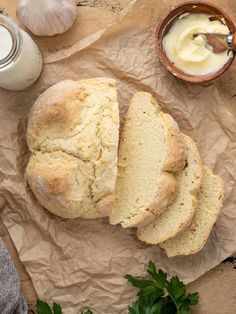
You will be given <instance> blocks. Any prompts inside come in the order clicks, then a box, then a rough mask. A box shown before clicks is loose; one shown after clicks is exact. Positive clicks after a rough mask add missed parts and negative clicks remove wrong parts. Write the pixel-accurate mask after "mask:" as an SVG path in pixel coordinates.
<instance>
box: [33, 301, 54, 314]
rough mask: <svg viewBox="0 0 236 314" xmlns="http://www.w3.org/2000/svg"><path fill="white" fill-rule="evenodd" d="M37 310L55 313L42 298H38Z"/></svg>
mask: <svg viewBox="0 0 236 314" xmlns="http://www.w3.org/2000/svg"><path fill="white" fill-rule="evenodd" d="M36 311H37V313H38V314H53V312H52V310H51V309H50V306H49V305H48V304H47V302H44V301H41V300H37V303H36Z"/></svg>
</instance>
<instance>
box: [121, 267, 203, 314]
mask: <svg viewBox="0 0 236 314" xmlns="http://www.w3.org/2000/svg"><path fill="white" fill-rule="evenodd" d="M147 272H148V274H149V275H150V277H151V278H150V279H148V280H144V279H139V278H136V277H133V276H132V275H126V276H125V278H126V279H127V280H128V281H129V282H131V283H132V285H133V286H134V287H136V288H139V292H138V294H137V295H138V300H137V301H136V302H134V303H133V304H132V306H130V307H129V312H128V313H129V314H190V313H191V312H190V305H195V304H197V303H198V293H192V294H191V293H189V294H187V290H186V286H185V284H184V283H183V282H182V281H180V280H179V278H178V277H177V276H174V277H172V278H171V279H170V280H168V279H167V274H166V273H164V272H163V271H162V270H161V269H159V270H158V271H157V269H156V266H155V264H154V263H153V262H152V261H150V262H149V264H148V269H147Z"/></svg>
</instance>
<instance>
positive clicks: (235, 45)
mask: <svg viewBox="0 0 236 314" xmlns="http://www.w3.org/2000/svg"><path fill="white" fill-rule="evenodd" d="M232 49H233V50H234V51H236V33H235V34H233V38H232Z"/></svg>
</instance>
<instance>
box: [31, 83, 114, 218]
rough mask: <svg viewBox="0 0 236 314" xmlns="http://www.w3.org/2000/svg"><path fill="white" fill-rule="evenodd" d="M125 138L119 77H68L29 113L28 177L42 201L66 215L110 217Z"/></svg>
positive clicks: (43, 204)
mask: <svg viewBox="0 0 236 314" xmlns="http://www.w3.org/2000/svg"><path fill="white" fill-rule="evenodd" d="M118 139H119V110H118V103H117V93H116V82H115V81H114V80H113V79H110V78H95V79H88V80H82V81H70V80H68V81H63V82H60V83H58V84H56V85H54V86H52V87H50V88H49V89H48V90H46V91H45V92H44V93H43V94H42V95H41V96H40V97H39V98H38V100H37V101H36V103H35V104H34V106H33V107H32V110H31V112H30V115H29V120H28V128H27V142H28V146H29V150H30V152H31V158H30V161H29V164H28V166H27V169H26V179H27V181H28V183H29V186H30V187H31V189H32V191H33V193H34V195H35V196H36V198H37V200H38V202H39V203H40V204H41V205H42V206H44V207H45V208H47V209H48V210H50V211H51V212H52V213H54V214H55V215H58V216H60V217H64V218H77V217H83V218H97V217H103V216H108V215H109V213H110V211H111V210H112V208H113V206H114V190H115V182H116V175H117V148H118Z"/></svg>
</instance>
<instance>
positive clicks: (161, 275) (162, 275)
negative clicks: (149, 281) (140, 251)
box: [147, 261, 167, 290]
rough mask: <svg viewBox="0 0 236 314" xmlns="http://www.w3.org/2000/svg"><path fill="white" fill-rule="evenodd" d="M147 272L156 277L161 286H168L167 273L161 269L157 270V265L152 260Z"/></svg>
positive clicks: (163, 287) (161, 287) (162, 287)
mask: <svg viewBox="0 0 236 314" xmlns="http://www.w3.org/2000/svg"><path fill="white" fill-rule="evenodd" d="M147 272H148V273H149V275H151V276H152V278H153V279H155V281H156V283H157V284H158V286H159V288H160V289H163V290H164V289H165V287H166V278H167V274H166V273H164V272H163V271H162V270H161V269H159V271H158V272H157V270H156V265H155V264H154V263H153V262H152V261H149V264H148V270H147Z"/></svg>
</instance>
